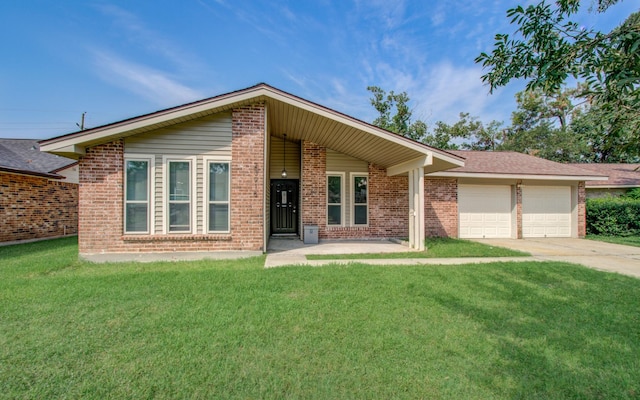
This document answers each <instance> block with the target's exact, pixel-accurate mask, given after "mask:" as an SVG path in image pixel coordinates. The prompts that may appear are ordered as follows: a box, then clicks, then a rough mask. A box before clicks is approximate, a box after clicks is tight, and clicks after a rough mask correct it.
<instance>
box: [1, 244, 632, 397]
mask: <svg viewBox="0 0 640 400" xmlns="http://www.w3.org/2000/svg"><path fill="white" fill-rule="evenodd" d="M76 251H77V248H76V245H75V243H74V240H73V239H62V240H54V241H48V242H39V243H32V244H26V245H20V246H12V247H4V248H0V398H8V399H9V398H10V399H13V398H25V399H26V398H30V399H52V398H96V399H108V398H114V399H115V398H117V399H120V398H135V399H138V398H160V399H162V398H171V399H173V398H190V399H191V398H195V399H198V398H200V399H211V398H223V399H234V398H237V399H257V398H266V399H284V398H291V399H305V398H311V399H318V398H334V399H352V398H371V399H391V398H403V399H404V398H427V399H439V398H443V399H513V398H531V399H558V398H586V399H588V398H594V399H613V398H616V399H624V398H629V399H631V398H638V397H639V396H640V357H638V354H640V309H639V307H638V304H640V280H638V279H634V278H630V277H625V276H621V275H617V274H608V273H603V272H599V271H595V270H590V269H587V268H583V267H579V266H575V265H570V264H563V263H534V262H521V263H511V264H510V263H494V264H482V265H462V266H393V267H372V266H367V265H358V264H355V265H349V266H328V267H322V268H312V267H284V268H274V269H264V268H262V264H263V261H264V259H263V258H262V257H258V258H254V259H249V260H244V261H224V262H212V261H202V262H188V263H187V262H175V263H170V262H167V263H151V264H135V263H125V264H88V263H83V262H78V261H77V260H76V256H75V254H76Z"/></svg>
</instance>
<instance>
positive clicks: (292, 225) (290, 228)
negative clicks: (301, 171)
mask: <svg viewBox="0 0 640 400" xmlns="http://www.w3.org/2000/svg"><path fill="white" fill-rule="evenodd" d="M271 233H272V234H282V233H298V181H297V180H295V179H272V180H271Z"/></svg>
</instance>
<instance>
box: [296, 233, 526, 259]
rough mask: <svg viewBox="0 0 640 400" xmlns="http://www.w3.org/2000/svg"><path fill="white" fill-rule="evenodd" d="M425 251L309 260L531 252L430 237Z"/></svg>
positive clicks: (323, 256)
mask: <svg viewBox="0 0 640 400" xmlns="http://www.w3.org/2000/svg"><path fill="white" fill-rule="evenodd" d="M425 245H426V247H427V249H426V250H425V251H407V252H404V253H369V254H309V255H307V259H308V260H365V259H394V258H451V257H525V256H530V255H531V254H528V253H523V252H520V251H516V250H511V249H505V248H504V247H496V246H488V245H485V244H482V243H478V242H473V241H471V240H463V239H453V238H428V239H427V240H426V241H425Z"/></svg>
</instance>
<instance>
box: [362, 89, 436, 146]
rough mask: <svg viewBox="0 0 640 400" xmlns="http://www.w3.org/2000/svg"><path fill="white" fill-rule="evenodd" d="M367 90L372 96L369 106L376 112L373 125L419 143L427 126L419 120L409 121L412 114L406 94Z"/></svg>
mask: <svg viewBox="0 0 640 400" xmlns="http://www.w3.org/2000/svg"><path fill="white" fill-rule="evenodd" d="M367 90H368V91H370V92H371V93H372V94H373V97H372V98H371V99H370V101H371V105H373V107H374V108H375V109H376V111H378V117H377V118H376V119H375V120H374V121H373V125H376V126H379V127H380V128H383V129H386V130H388V131H391V132H395V133H397V134H399V135H401V136H405V137H408V138H409V139H413V140H417V141H421V140H422V139H423V138H424V135H425V134H426V132H427V124H425V123H424V122H423V121H420V120H417V121H415V122H412V121H411V116H412V112H411V110H410V109H409V105H408V103H409V96H408V95H407V93H406V92H402V93H394V92H393V91H390V92H389V93H388V94H387V93H386V92H385V91H384V90H383V89H381V88H379V87H377V86H369V87H367ZM394 110H395V112H394V113H393V115H392V114H391V113H392V111H394Z"/></svg>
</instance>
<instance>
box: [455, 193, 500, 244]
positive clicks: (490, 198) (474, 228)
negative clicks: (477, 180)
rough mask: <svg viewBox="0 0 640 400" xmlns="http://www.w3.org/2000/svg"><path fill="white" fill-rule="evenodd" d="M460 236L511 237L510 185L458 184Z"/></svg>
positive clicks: (470, 237)
mask: <svg viewBox="0 0 640 400" xmlns="http://www.w3.org/2000/svg"><path fill="white" fill-rule="evenodd" d="M458 213H459V219H458V221H459V224H460V226H459V236H460V237H461V238H468V239H473V238H509V237H511V186H508V185H459V186H458Z"/></svg>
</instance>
